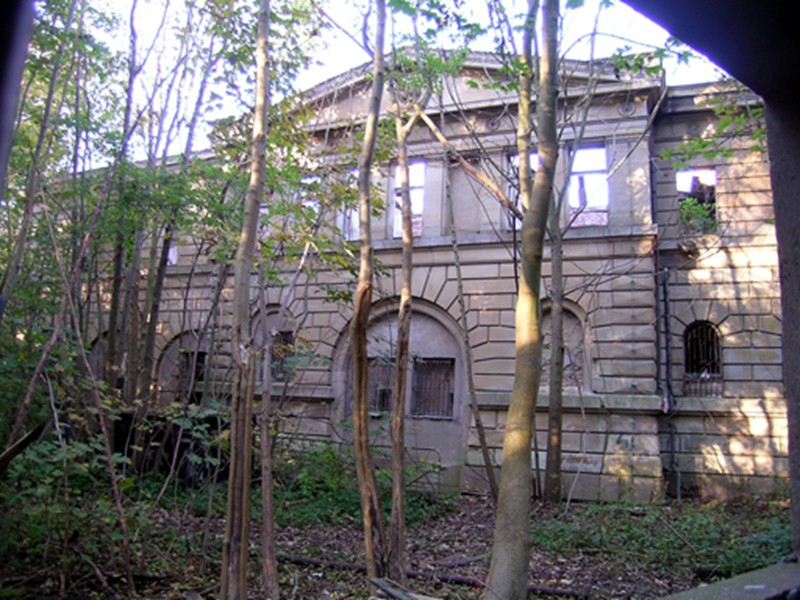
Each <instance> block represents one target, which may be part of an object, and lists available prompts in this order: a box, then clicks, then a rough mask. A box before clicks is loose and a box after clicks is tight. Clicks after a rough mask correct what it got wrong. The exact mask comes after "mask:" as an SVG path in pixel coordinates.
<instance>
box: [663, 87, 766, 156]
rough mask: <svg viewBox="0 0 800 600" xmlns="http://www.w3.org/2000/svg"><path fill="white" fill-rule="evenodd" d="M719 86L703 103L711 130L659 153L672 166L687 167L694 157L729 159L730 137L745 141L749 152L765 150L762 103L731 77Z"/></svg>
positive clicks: (731, 151)
mask: <svg viewBox="0 0 800 600" xmlns="http://www.w3.org/2000/svg"><path fill="white" fill-rule="evenodd" d="M719 87H720V93H718V94H712V95H710V96H709V99H708V101H707V104H706V106H707V107H708V108H710V109H711V110H712V111H713V112H714V115H715V117H716V118H717V122H716V126H715V128H714V130H713V131H711V132H706V133H705V134H702V135H698V136H696V137H693V138H691V139H689V140H686V141H684V142H681V143H680V144H678V146H677V147H676V148H672V149H669V150H665V151H664V152H662V153H661V157H662V158H663V159H664V160H669V161H672V163H673V164H674V166H675V168H676V169H683V168H686V167H688V166H689V165H690V161H691V160H692V159H694V158H697V157H702V158H704V159H705V160H715V159H718V158H731V157H732V156H733V150H732V149H731V147H730V146H729V144H728V142H729V141H730V140H732V139H738V140H742V141H744V140H747V141H748V143H749V144H748V146H746V148H747V150H749V151H750V152H757V153H764V152H766V144H767V127H766V121H765V118H764V106H763V104H762V103H761V102H760V101H759V100H757V99H755V97H754V96H753V95H752V92H749V91H748V90H747V89H746V88H745V87H744V86H743V85H742V84H740V83H739V82H737V81H735V80H723V81H721V82H720V84H719Z"/></svg>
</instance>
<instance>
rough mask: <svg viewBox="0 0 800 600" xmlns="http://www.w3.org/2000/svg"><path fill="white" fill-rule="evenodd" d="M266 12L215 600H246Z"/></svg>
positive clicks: (240, 258)
mask: <svg viewBox="0 0 800 600" xmlns="http://www.w3.org/2000/svg"><path fill="white" fill-rule="evenodd" d="M269 8H270V5H269V0H261V3H260V7H259V19H258V40H257V52H256V60H257V79H256V110H255V117H254V120H253V137H252V157H251V162H250V183H249V185H248V188H247V196H246V198H245V212H244V222H243V224H242V234H241V238H240V240H239V246H238V248H237V251H236V261H235V264H234V289H233V327H232V332H231V352H232V358H233V364H234V369H235V370H234V378H235V379H234V389H233V398H232V401H231V464H230V477H229V480H228V504H227V511H226V526H225V539H224V542H223V557H222V561H223V562H222V583H221V592H220V596H221V598H223V599H224V600H245V599H246V598H247V558H248V549H249V546H250V543H249V542H250V536H249V533H250V528H249V525H250V504H249V498H250V465H251V460H252V443H251V442H252V427H251V423H252V419H251V417H252V408H253V395H254V394H253V391H254V390H253V388H254V385H255V370H256V360H255V359H256V353H255V349H254V347H253V336H252V330H251V327H250V278H251V274H252V272H253V256H254V255H255V248H256V235H257V232H258V218H259V208H260V206H261V198H262V196H263V195H264V186H265V180H266V170H267V164H266V151H267V127H268V121H267V118H268V112H269V61H268V50H267V48H268V47H267V43H268V39H269V38H268V36H269V31H268V24H269V12H270V11H269Z"/></svg>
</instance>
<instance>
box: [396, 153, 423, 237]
mask: <svg viewBox="0 0 800 600" xmlns="http://www.w3.org/2000/svg"><path fill="white" fill-rule="evenodd" d="M408 192H409V194H410V196H411V234H412V235H413V236H414V237H419V236H421V235H422V209H423V205H424V201H425V163H424V162H415V163H411V164H410V165H408ZM402 236H403V205H402V194H401V186H400V167H399V166H397V167H395V174H394V237H402Z"/></svg>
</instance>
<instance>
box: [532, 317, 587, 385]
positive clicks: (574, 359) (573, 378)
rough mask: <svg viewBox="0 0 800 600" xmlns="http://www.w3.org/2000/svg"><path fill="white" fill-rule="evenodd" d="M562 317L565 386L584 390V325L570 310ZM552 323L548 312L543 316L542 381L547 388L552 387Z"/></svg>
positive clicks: (541, 383)
mask: <svg viewBox="0 0 800 600" xmlns="http://www.w3.org/2000/svg"><path fill="white" fill-rule="evenodd" d="M562 315H563V317H562V323H563V333H564V337H563V339H564V369H563V371H562V373H563V382H564V384H563V385H564V387H565V388H567V389H582V388H585V386H586V383H585V381H586V370H585V360H586V359H585V357H584V349H585V342H584V337H585V333H584V329H583V323H582V322H581V320H580V319H579V318H578V317H577V316H576V315H575V314H574V313H572V312H571V311H570V310H568V309H565V310H564V312H563V313H562ZM551 323H552V320H551V317H550V312H549V310H548V311H547V312H545V313H544V314H543V315H542V379H541V382H540V385H542V386H545V387H547V386H549V385H550V348H551V346H552V342H551V341H550V332H551V329H552V325H551Z"/></svg>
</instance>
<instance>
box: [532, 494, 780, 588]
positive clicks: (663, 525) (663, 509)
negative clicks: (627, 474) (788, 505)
mask: <svg viewBox="0 0 800 600" xmlns="http://www.w3.org/2000/svg"><path fill="white" fill-rule="evenodd" d="M788 518H789V515H788V511H787V510H785V508H783V507H782V506H779V505H776V504H774V503H764V502H756V501H741V502H736V503H730V504H682V503H676V504H666V505H650V506H644V507H641V506H628V505H618V504H610V505H594V504H593V505H579V506H577V507H575V509H574V511H573V512H571V513H570V514H568V515H565V516H564V515H559V516H558V517H556V518H542V519H537V520H536V521H535V523H534V525H533V528H532V537H533V542H534V546H535V547H537V548H541V549H545V550H548V551H552V552H556V553H559V554H565V555H568V554H573V553H584V554H601V555H605V556H607V557H608V560H612V561H617V562H619V563H631V564H640V565H644V566H645V567H646V568H648V569H651V570H655V571H656V572H658V571H661V572H667V571H675V570H678V571H682V572H683V573H684V575H685V576H686V577H689V578H691V577H693V576H695V575H696V576H698V577H699V578H701V579H713V578H719V577H730V576H732V575H735V574H738V573H742V572H745V571H749V570H752V569H757V568H760V567H763V566H766V565H769V564H774V563H775V562H777V561H778V560H779V559H780V558H781V557H783V556H785V555H788V554H789V553H790V552H791V539H790V529H789V526H788ZM587 523H590V524H591V527H587V526H586V524H587Z"/></svg>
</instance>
